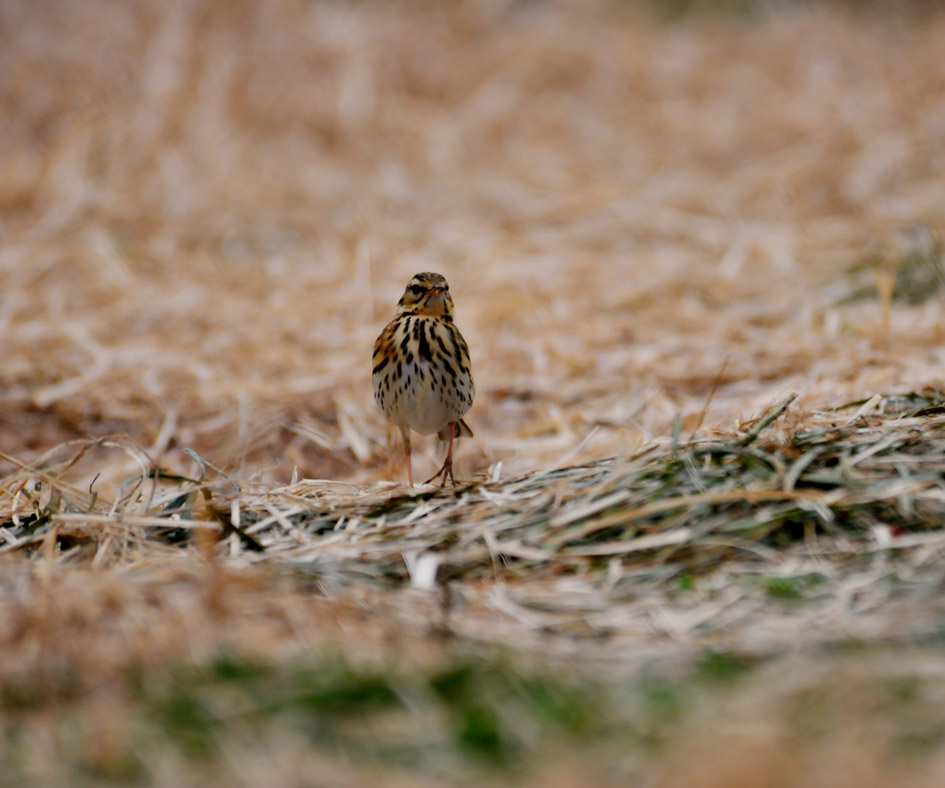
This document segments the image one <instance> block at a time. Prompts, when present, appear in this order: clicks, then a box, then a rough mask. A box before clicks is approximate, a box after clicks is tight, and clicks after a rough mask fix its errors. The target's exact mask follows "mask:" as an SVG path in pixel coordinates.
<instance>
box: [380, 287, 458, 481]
mask: <svg viewBox="0 0 945 788" xmlns="http://www.w3.org/2000/svg"><path fill="white" fill-rule="evenodd" d="M373 381H374V399H376V400H377V404H378V405H379V406H380V408H381V410H382V411H384V415H385V416H387V420H388V421H389V422H390V423H391V424H394V425H395V426H397V427H400V432H401V435H403V436H404V452H405V454H406V455H407V476H408V478H409V479H410V485H411V486H413V467H412V465H411V460H410V430H414V431H415V432H419V433H420V434H421V435H432V434H433V433H434V432H435V433H436V434H437V436H438V437H439V438H440V440H448V441H449V444H450V445H449V450H448V451H447V453H446V460H444V462H443V465H442V467H441V468H440V470H438V471H437V472H436V473H435V474H433V476H431V477H430V478H429V479H427V480H426V482H424V483H425V484H429V483H430V482H432V481H433V480H434V479H436V478H437V477H439V476H442V477H443V478H442V481H441V482H440V486H441V487H442V486H443V485H445V484H446V477H447V476H449V479H450V481H451V482H452V483H453V484H456V480H455V479H454V478H453V441H454V440H455V439H456V438H466V437H468V438H471V437H472V434H473V433H472V430H471V429H469V426H468V425H467V424H466V422H465V421H463V416H465V415H466V412H467V411H468V410H469V408H470V407H471V406H472V403H473V397H475V395H476V386H475V384H474V383H473V378H472V371H471V369H470V364H469V347H468V346H467V345H466V340H465V339H463V335H462V334H460V333H459V329H458V328H456V325H455V324H454V323H453V299H452V298H450V290H449V285H448V284H447V283H446V279H444V278H443V277H442V276H441V275H440V274H433V273H422V274H417V275H416V276H414V277H413V279H411V280H410V283H409V284H408V285H407V289H406V290H405V291H404V294H403V296H402V297H401V299H400V301H399V302H398V303H397V315H396V316H395V317H394V319H393V320H391V322H390V323H388V324H387V326H385V328H384V330H383V331H382V332H381V335H380V336H379V337H378V338H377V341H376V342H375V343H374V374H373Z"/></svg>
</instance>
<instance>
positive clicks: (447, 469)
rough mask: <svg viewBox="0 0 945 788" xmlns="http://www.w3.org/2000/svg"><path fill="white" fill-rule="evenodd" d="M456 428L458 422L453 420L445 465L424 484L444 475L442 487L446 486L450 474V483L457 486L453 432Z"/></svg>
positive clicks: (441, 481) (441, 482)
mask: <svg viewBox="0 0 945 788" xmlns="http://www.w3.org/2000/svg"><path fill="white" fill-rule="evenodd" d="M455 430H456V422H455V421H451V422H450V448H449V451H447V452H446V459H445V460H443V465H442V466H441V467H440V470H438V471H437V472H436V473H434V474H433V475H432V476H431V477H430V478H429V479H427V480H426V481H425V482H424V484H429V483H430V482H432V481H433V480H434V479H435V478H437V477H438V476H442V477H443V478H442V479H441V480H440V487H445V486H446V477H447V476H449V477H450V483H451V484H452V485H453V486H454V487H455V486H456V479H454V478H453V433H454V432H455Z"/></svg>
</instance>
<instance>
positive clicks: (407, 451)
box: [400, 427, 413, 487]
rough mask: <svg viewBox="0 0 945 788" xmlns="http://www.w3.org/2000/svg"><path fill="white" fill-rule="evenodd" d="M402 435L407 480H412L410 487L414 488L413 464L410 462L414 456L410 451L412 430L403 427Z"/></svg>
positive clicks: (401, 429)
mask: <svg viewBox="0 0 945 788" xmlns="http://www.w3.org/2000/svg"><path fill="white" fill-rule="evenodd" d="M400 434H401V435H403V436H404V456H405V457H406V458H407V478H408V479H409V480H410V486H411V487H413V463H412V462H411V461H410V455H411V454H412V452H411V449H410V429H409V428H408V427H401V428H400Z"/></svg>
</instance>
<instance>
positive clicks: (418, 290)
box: [410, 285, 423, 296]
mask: <svg viewBox="0 0 945 788" xmlns="http://www.w3.org/2000/svg"><path fill="white" fill-rule="evenodd" d="M410 292H411V293H413V294H414V295H415V296H418V295H422V294H423V288H422V287H420V285H410Z"/></svg>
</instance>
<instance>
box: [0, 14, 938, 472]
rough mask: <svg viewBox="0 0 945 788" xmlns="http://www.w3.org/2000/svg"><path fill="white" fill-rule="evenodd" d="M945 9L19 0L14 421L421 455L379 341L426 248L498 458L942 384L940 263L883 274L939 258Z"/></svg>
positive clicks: (268, 467) (357, 461) (313, 461)
mask: <svg viewBox="0 0 945 788" xmlns="http://www.w3.org/2000/svg"><path fill="white" fill-rule="evenodd" d="M940 10H941V7H940V5H939V4H935V3H931V2H914V3H901V2H897V3H893V2H888V3H882V2H873V3H831V2H823V3H792V2H786V1H785V2H751V1H750V0H729V1H727V2H722V1H720V2H711V1H710V0H704V1H701V2H700V0H692V2H687V1H686V0H677V1H675V2H671V3H656V2H643V1H642V0H641V2H617V1H616V0H615V2H603V1H601V2H576V1H575V2H564V1H563V2H551V1H550V0H549V1H548V2H540V1H535V2H525V1H514V0H469V1H468V2H458V1H457V2H444V3H441V2H401V3H381V2H370V1H369V0H364V1H363V2H303V1H302V0H272V1H271V2H266V3H253V2H246V1H240V0H237V1H235V2H234V1H231V0H170V1H169V2H162V3H147V4H143V3H127V2H122V1H120V0H94V2H93V1H92V0H89V1H88V2H81V1H73V2H51V3H34V2H26V1H25V0H21V1H17V0H2V1H0V140H2V145H0V278H2V289H0V337H2V355H0V359H2V363H0V450H3V451H5V452H8V453H12V454H15V455H17V456H20V457H23V458H29V457H31V456H35V455H36V454H37V453H39V452H41V451H43V450H45V449H47V448H49V447H50V446H52V445H55V444H57V443H59V442H62V441H65V440H69V439H72V438H76V437H83V436H89V435H91V436H99V435H106V434H113V433H127V434H128V435H130V436H131V437H132V438H133V439H134V440H135V441H136V442H137V443H139V444H140V445H141V446H142V447H143V448H145V449H146V450H147V451H148V453H149V455H150V456H151V457H152V459H154V460H155V461H157V462H160V463H162V464H164V465H165V466H168V467H171V468H173V467H175V466H178V465H180V463H182V462H189V460H188V459H187V458H186V457H185V456H184V455H182V454H181V453H180V452H179V451H178V450H179V449H180V448H182V447H192V448H194V449H196V450H197V451H199V452H200V453H202V454H203V455H204V456H205V457H207V458H208V459H210V460H212V461H213V462H215V463H218V464H219V465H221V466H223V467H225V468H226V469H228V470H229V471H231V472H233V473H236V474H238V475H241V476H242V477H245V478H256V479H262V480H273V481H286V480H288V479H289V478H290V476H291V474H292V472H293V469H297V471H298V473H299V474H300V475H302V476H309V477H317V478H333V479H348V480H352V481H362V482H363V481H370V480H378V479H385V478H400V476H401V475H402V469H399V468H397V467H395V466H394V465H392V464H391V461H390V456H391V454H392V453H393V454H396V453H397V452H396V451H394V452H391V451H389V448H388V444H389V443H390V442H391V441H393V442H392V443H391V447H392V448H394V449H396V448H397V446H398V445H399V444H398V442H397V436H396V435H395V434H394V433H393V432H392V431H391V430H390V429H389V427H388V426H387V424H386V423H385V421H384V419H383V417H382V416H381V414H380V412H379V411H378V410H377V409H376V407H375V405H374V403H373V400H372V394H371V385H370V381H369V377H370V375H369V370H370V355H371V347H372V344H373V341H374V338H375V337H376V335H377V334H378V333H379V331H380V329H381V328H382V326H383V325H384V324H385V323H386V322H387V320H389V319H390V318H391V317H392V315H393V310H394V305H395V303H396V301H397V299H398V298H399V296H400V294H401V292H402V289H403V287H404V285H405V283H406V282H407V280H408V279H409V277H410V276H411V275H412V274H414V273H415V272H417V271H422V270H434V271H439V272H441V273H443V274H444V275H445V276H446V277H447V278H448V279H449V281H450V283H451V289H452V291H453V294H454V300H455V303H456V310H457V321H458V324H459V326H460V327H461V329H462V330H463V332H464V333H465V334H466V336H467V339H468V340H469V342H470V345H471V349H472V356H473V365H474V371H475V376H476V380H477V389H478V397H477V401H476V404H475V406H474V408H473V410H472V411H471V413H470V414H469V419H468V420H469V422H470V424H471V425H472V427H473V429H474V430H475V431H476V436H477V437H476V439H475V440H472V441H466V442H464V444H465V445H463V446H461V449H460V455H459V463H460V474H461V475H463V476H466V477H474V476H477V475H481V474H485V473H495V472H497V471H496V464H497V463H498V462H502V463H503V470H502V472H503V473H505V474H509V473H515V472H524V471H527V470H532V469H534V468H537V467H543V466H544V465H546V464H556V463H561V462H564V461H567V460H569V459H574V458H575V457H578V458H581V459H588V458H593V457H602V456H607V455H610V454H614V453H621V452H630V451H633V450H634V449H635V448H637V447H638V446H640V445H642V444H643V443H644V442H646V441H648V440H650V439H651V438H653V437H658V436H665V435H666V434H668V431H669V429H670V427H671V425H672V422H673V419H674V417H675V416H676V414H677V413H679V414H681V415H682V419H683V421H682V424H683V427H684V429H686V430H697V429H701V430H703V431H706V430H712V429H721V430H728V429H732V428H733V427H735V426H736V425H737V423H738V420H739V419H744V418H749V417H752V416H756V415H757V414H758V412H759V411H760V409H761V408H763V407H766V406H767V405H769V404H770V403H771V402H772V401H773V400H774V399H775V398H777V397H780V396H783V394H784V393H786V392H788V391H792V390H794V391H798V392H800V394H801V395H802V396H801V400H800V402H799V404H800V405H801V406H802V407H807V408H817V407H828V406H833V405H837V404H840V403H842V402H845V401H847V400H849V399H859V398H863V397H868V396H870V395H871V394H872V393H874V392H876V391H889V390H899V389H904V390H908V389H909V388H910V387H918V386H922V385H928V384H929V383H930V382H934V381H937V380H940V378H941V376H940V370H941V368H942V363H943V361H945V358H943V352H942V350H941V347H942V340H943V339H945V333H943V329H942V327H941V324H942V321H941V306H940V302H939V301H937V300H936V299H934V298H933V299H930V298H928V296H931V295H934V292H935V291H936V290H937V289H938V285H939V283H940V277H938V278H937V277H936V276H935V275H933V276H932V277H931V278H926V279H925V280H923V282H924V285H923V286H922V287H920V288H919V290H918V296H917V297H916V298H913V299H912V300H911V301H908V302H906V301H905V300H902V299H899V300H897V301H895V302H894V309H893V313H892V316H891V318H889V319H888V320H886V321H885V322H884V318H883V316H882V313H881V309H880V308H879V305H878V301H877V299H876V297H875V286H874V282H873V279H872V275H873V273H872V272H873V269H874V268H875V267H876V266H877V265H879V266H880V267H881V266H883V265H886V266H892V267H893V268H895V267H896V266H898V265H899V264H900V263H901V262H902V261H904V260H909V259H914V258H915V259H920V260H921V261H923V264H926V265H928V266H931V269H930V270H933V273H934V272H935V271H938V270H939V269H938V268H936V266H939V264H940V262H941V260H940V257H941V255H940V251H941V250H940V239H941V228H942V212H943V206H945V185H943V181H942V177H941V175H942V173H943V172H945V58H943V57H942V52H943V51H945V25H943V24H942V21H943V20H942V17H941V15H940ZM923 288H924V289H923ZM713 392H714V394H713ZM707 406H708V407H707ZM422 445H424V446H425V451H426V457H425V458H421V459H420V460H419V462H420V463H421V464H422V463H426V464H428V465H430V468H431V469H432V468H433V467H434V465H433V463H434V461H435V455H436V452H437V451H438V447H437V446H436V445H435V444H434V443H432V441H429V440H428V441H427V443H426V444H422ZM423 473H425V469H424V468H423V467H421V468H420V470H418V474H419V475H421V476H422V475H423Z"/></svg>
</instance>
